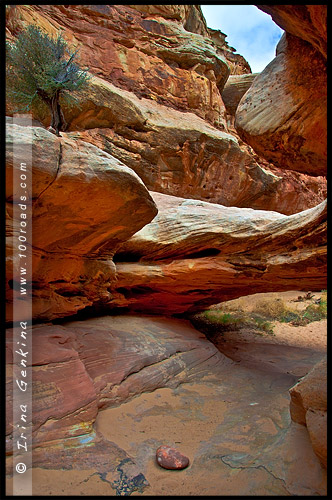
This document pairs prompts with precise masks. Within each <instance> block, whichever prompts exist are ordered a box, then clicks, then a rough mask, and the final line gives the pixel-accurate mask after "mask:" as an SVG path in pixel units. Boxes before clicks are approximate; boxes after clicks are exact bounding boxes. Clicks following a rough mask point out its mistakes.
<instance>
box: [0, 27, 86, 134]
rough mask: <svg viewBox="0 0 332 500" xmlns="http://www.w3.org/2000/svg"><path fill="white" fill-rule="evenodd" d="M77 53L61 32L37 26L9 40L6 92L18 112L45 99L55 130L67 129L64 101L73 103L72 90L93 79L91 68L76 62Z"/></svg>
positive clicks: (82, 86)
mask: <svg viewBox="0 0 332 500" xmlns="http://www.w3.org/2000/svg"><path fill="white" fill-rule="evenodd" d="M77 54H78V51H77V50H76V51H75V52H71V51H70V50H69V49H68V45H67V43H66V41H65V40H64V39H63V37H62V35H61V33H60V32H59V33H58V35H57V36H56V37H55V38H52V37H50V36H49V35H48V34H47V33H45V32H44V31H42V30H41V29H40V28H39V27H38V26H35V25H29V26H27V28H25V29H24V30H23V31H21V32H20V33H19V35H18V37H17V38H16V40H15V41H14V42H7V47H6V93H7V97H8V98H9V100H10V102H11V103H12V104H13V105H14V106H15V111H17V112H27V111H30V110H31V108H32V107H33V106H35V105H38V103H39V104H40V102H42V103H44V104H46V105H47V107H48V108H49V111H50V113H51V127H52V128H53V129H54V130H55V133H56V134H57V135H60V134H59V131H61V130H62V131H64V130H66V127H67V124H66V121H65V118H64V115H63V111H62V109H61V102H66V103H68V104H70V103H71V102H72V100H73V99H74V98H73V96H71V93H72V92H76V91H80V90H82V89H83V88H84V87H85V86H86V85H87V83H88V80H89V75H88V72H87V69H81V68H80V66H79V65H78V64H77V63H76V59H77ZM74 100H75V99H74Z"/></svg>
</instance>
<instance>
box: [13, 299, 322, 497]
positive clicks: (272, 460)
mask: <svg viewBox="0 0 332 500" xmlns="http://www.w3.org/2000/svg"><path fill="white" fill-rule="evenodd" d="M301 294H302V295H303V292H297V291H294V292H286V293H283V294H278V296H281V297H282V298H283V300H285V301H286V303H287V302H289V305H291V307H292V308H293V309H294V308H295V307H298V308H301V307H305V306H306V305H307V304H306V303H301V302H293V300H294V299H296V298H297V297H298V296H299V295H301ZM274 295H275V294H264V299H268V298H269V297H268V296H270V297H272V298H273V297H274ZM261 299H262V294H257V295H253V296H250V297H242V298H241V299H237V300H238V301H241V307H242V308H246V309H247V310H250V308H253V307H254V305H255V301H258V300H261ZM232 302H233V301H232ZM326 343H327V322H326V320H323V321H319V322H313V323H310V324H308V325H306V326H292V325H289V324H284V323H275V327H274V335H271V334H263V335H256V334H254V333H252V332H241V334H239V332H227V333H225V334H224V335H223V340H222V342H221V344H220V350H221V351H222V352H224V353H225V354H226V355H229V357H231V358H232V359H233V360H234V369H232V370H229V373H225V374H223V379H222V380H220V378H219V377H218V376H216V374H214V373H211V375H209V376H205V377H203V378H202V379H200V380H197V382H194V383H187V384H181V385H180V386H179V387H178V388H176V389H169V388H162V389H158V390H155V391H153V392H151V393H143V394H142V395H140V396H138V397H135V398H134V399H132V400H131V401H129V402H127V403H125V404H122V405H120V406H119V407H116V408H111V409H108V410H104V411H101V412H100V413H99V415H98V417H97V421H96V424H95V428H96V430H97V431H98V432H99V433H101V434H102V435H103V436H104V437H105V438H106V439H107V440H109V441H112V442H115V443H116V444H117V445H118V446H120V447H121V448H122V449H124V450H125V451H126V452H127V453H128V454H129V455H130V456H131V457H133V458H134V460H135V462H136V463H137V464H138V466H139V467H140V470H141V471H142V473H143V474H144V476H145V478H146V480H147V482H148V483H149V486H148V487H146V488H145V489H144V490H141V491H139V490H136V491H132V492H131V495H134V496H140V495H144V496H145V495H149V496H150V495H156V496H178V495H189V496H204V495H211V496H232V495H245V496H247V495H249V496H250V495H251V496H252V495H255V496H256V495H263V496H266V495H272V496H275V495H283V496H289V495H291V496H293V495H295V496H296V495H315V496H320V495H325V494H326V473H325V471H324V470H322V469H321V467H320V465H319V462H318V460H317V457H316V456H315V455H314V453H313V451H312V447H311V443H310V439H309V436H308V433H307V430H306V428H305V427H303V426H301V425H298V424H294V423H293V422H291V420H290V415H289V399H290V398H289V393H288V389H289V387H291V386H292V385H293V384H294V383H296V381H297V380H298V378H299V377H301V376H303V375H305V374H306V373H307V372H308V371H309V370H310V369H311V367H312V366H313V365H314V364H315V363H316V362H318V361H319V360H320V359H321V358H322V357H323V356H324V355H325V352H326ZM161 444H169V445H171V446H176V447H177V448H178V449H179V451H181V452H182V453H183V454H185V455H186V456H188V457H189V459H190V465H189V467H188V468H187V469H185V470H183V471H169V470H165V469H162V468H161V467H159V466H158V465H157V463H156V460H155V450H156V449H157V447H158V446H159V445H161ZM112 480H113V478H112V477H111V476H110V475H107V476H106V477H105V476H104V477H101V475H100V474H98V473H97V472H96V470H95V469H94V468H93V467H91V469H90V470H81V471H75V470H62V471H59V470H45V469H40V468H36V469H33V494H34V495H45V496H56V495H60V496H61V495H79V496H85V495H96V496H97V495H106V496H115V495H116V494H124V493H119V492H118V493H117V492H116V491H115V490H114V487H112V485H111V483H112ZM10 482H11V481H10V480H9V481H8V487H9V488H10Z"/></svg>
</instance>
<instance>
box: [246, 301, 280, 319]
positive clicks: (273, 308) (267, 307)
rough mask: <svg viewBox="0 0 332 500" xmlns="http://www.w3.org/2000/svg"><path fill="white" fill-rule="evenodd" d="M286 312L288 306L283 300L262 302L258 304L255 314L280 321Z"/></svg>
mask: <svg viewBox="0 0 332 500" xmlns="http://www.w3.org/2000/svg"><path fill="white" fill-rule="evenodd" d="M285 312H286V306H285V303H284V301H283V300H282V299H272V300H261V301H260V302H257V304H256V306H255V308H254V310H253V313H256V314H259V315H261V316H263V317H264V318H268V319H278V318H280V317H281V316H282V315H283V314H285Z"/></svg>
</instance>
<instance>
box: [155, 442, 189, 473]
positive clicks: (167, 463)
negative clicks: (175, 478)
mask: <svg viewBox="0 0 332 500" xmlns="http://www.w3.org/2000/svg"><path fill="white" fill-rule="evenodd" d="M156 458H157V464H158V465H160V467H163V468H164V469H185V468H186V467H188V465H189V458H188V457H186V456H185V455H182V453H180V452H179V450H177V449H176V448H172V447H171V446H167V445H162V446H159V448H158V449H157V451H156Z"/></svg>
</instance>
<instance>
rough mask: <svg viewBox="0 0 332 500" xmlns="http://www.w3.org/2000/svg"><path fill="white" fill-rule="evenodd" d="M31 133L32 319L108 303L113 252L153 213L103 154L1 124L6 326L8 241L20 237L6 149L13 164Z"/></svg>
mask: <svg viewBox="0 0 332 500" xmlns="http://www.w3.org/2000/svg"><path fill="white" fill-rule="evenodd" d="M31 134H32V154H33V166H32V175H33V182H32V192H31V193H29V196H28V198H29V199H28V201H27V206H28V209H27V210H29V214H28V216H29V218H32V221H33V224H32V238H33V241H32V245H33V254H32V275H33V277H32V279H33V291H32V294H33V295H32V300H33V318H34V319H37V318H39V319H40V318H47V319H52V318H55V317H63V316H66V315H70V314H74V313H75V312H77V310H79V309H82V308H84V307H86V306H87V305H89V304H90V305H91V303H92V302H93V301H94V300H95V299H97V298H98V300H103V298H105V297H106V298H107V299H108V298H109V293H108V291H107V288H108V286H109V285H110V283H111V282H112V280H113V279H114V277H115V267H114V264H113V262H112V256H113V254H114V252H115V250H116V248H117V247H118V246H119V244H120V243H122V242H123V241H124V240H125V239H128V238H129V237H130V236H132V235H133V234H134V233H135V232H136V231H138V230H139V229H141V228H142V227H143V226H144V225H145V224H146V223H147V222H150V221H151V219H152V218H153V217H154V216H155V215H156V213H157V209H156V206H155V204H154V202H153V200H152V198H151V196H150V194H149V192H148V191H147V189H146V187H145V186H144V184H143V183H142V181H141V179H140V178H139V177H138V176H137V175H136V174H135V172H133V171H132V170H131V169H129V168H128V167H126V166H125V165H123V164H122V163H121V162H120V161H119V160H117V159H115V158H113V157H112V156H111V155H109V154H107V153H105V152H104V151H101V150H100V149H98V148H97V147H96V146H93V145H91V144H88V143H85V142H83V141H81V140H75V141H74V140H72V139H69V138H66V137H56V136H55V135H53V134H52V133H50V132H48V131H46V130H44V129H42V128H38V127H32V129H31V127H25V126H19V125H11V124H10V123H8V124H7V150H6V151H7V169H8V174H9V175H8V176H7V179H8V184H7V186H6V202H7V203H6V208H7V226H8V239H7V241H8V253H7V257H8V259H7V267H8V269H7V288H8V289H7V292H8V295H7V300H8V315H7V320H8V321H10V320H11V313H12V312H11V308H12V299H13V297H14V295H13V294H14V293H16V292H14V290H12V288H11V287H10V282H11V280H12V277H13V276H12V273H13V269H12V263H13V260H12V259H13V257H12V255H14V259H19V256H18V254H17V252H14V254H12V250H13V248H12V245H13V241H14V240H11V238H10V236H13V237H14V239H15V237H16V238H17V237H18V235H19V232H20V226H19V221H17V220H13V184H12V168H13V157H12V152H11V144H12V143H13V140H14V138H15V146H16V148H17V149H16V150H15V151H16V156H15V165H17V164H18V165H19V164H20V162H21V161H24V158H25V148H24V146H26V145H27V144H28V139H29V137H30V136H31ZM17 293H18V292H17ZM22 314H23V315H24V312H23V311H22ZM21 319H22V320H23V319H26V318H24V317H22V318H21Z"/></svg>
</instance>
